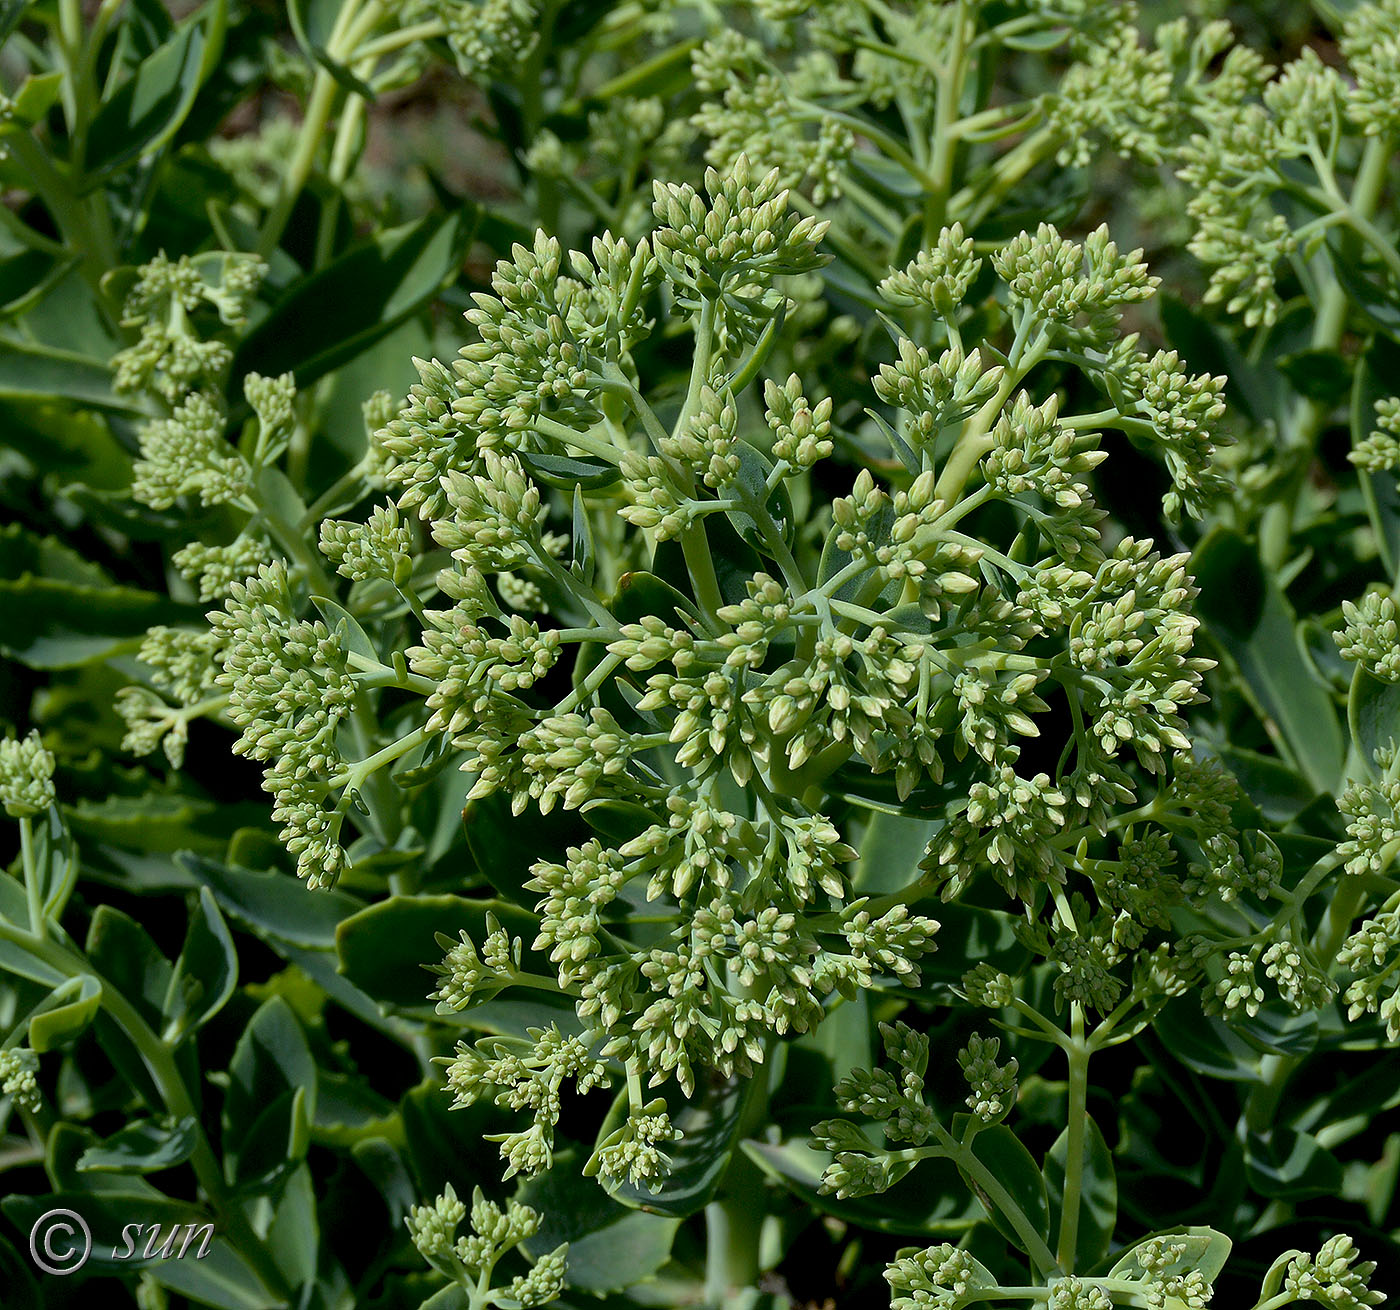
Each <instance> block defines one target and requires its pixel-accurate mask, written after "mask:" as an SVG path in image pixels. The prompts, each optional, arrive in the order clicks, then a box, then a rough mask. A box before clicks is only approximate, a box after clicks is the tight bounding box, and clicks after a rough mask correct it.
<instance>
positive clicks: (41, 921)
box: [19, 814, 49, 939]
mask: <svg viewBox="0 0 1400 1310" xmlns="http://www.w3.org/2000/svg"><path fill="white" fill-rule="evenodd" d="M19 845H20V860H21V862H22V863H23V865H24V892H25V896H26V897H27V899H28V901H29V928H30V931H31V932H33V934H34V935H35V936H36V937H38V938H40V939H42V938H45V937H47V936H48V935H49V927H48V920H47V918H46V917H45V915H44V889H43V887H42V886H40V883H39V868H38V866H37V865H36V864H35V862H34V825H33V822H32V821H31V820H30V818H29V816H28V815H27V814H25V815H21V816H20V821H19Z"/></svg>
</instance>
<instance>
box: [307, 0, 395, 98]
mask: <svg viewBox="0 0 1400 1310" xmlns="http://www.w3.org/2000/svg"><path fill="white" fill-rule="evenodd" d="M339 12H340V6H339V5H338V4H334V3H331V4H327V3H325V0H287V21H288V22H289V23H290V24H291V27H292V35H293V36H295V37H296V40H297V44H298V45H299V46H300V47H301V48H302V50H303V52H304V53H305V54H306V57H307V58H308V59H310V60H311V62H312V63H314V64H319V65H320V66H321V67H322V68H324V69H325V70H326V72H328V73H329V74H330V75H331V76H332V77H333V78H335V80H336V81H337V82H339V83H340V85H341V86H343V87H344V88H345V89H346V90H347V91H350V92H353V93H354V94H355V95H358V96H363V97H364V98H365V99H366V100H369V101H373V100H374V98H375V95H374V88H373V87H371V86H369V85H368V84H367V83H365V82H364V81H363V80H362V79H360V78H358V77H356V76H355V74H354V73H352V72H351V71H350V70H349V69H348V68H347V67H346V66H345V65H344V64H343V63H341V62H340V61H339V60H337V59H333V58H331V55H330V52H329V51H328V50H327V49H326V42H327V40H328V39H329V37H330V34H331V30H332V28H333V27H334V25H335V20H336V16H337V15H338V14H339Z"/></svg>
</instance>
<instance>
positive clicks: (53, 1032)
mask: <svg viewBox="0 0 1400 1310" xmlns="http://www.w3.org/2000/svg"><path fill="white" fill-rule="evenodd" d="M60 997H62V1003H61V1004H58V1005H54V1006H53V1007H52V1008H50V1009H46V1010H41V1011H40V1012H39V1013H38V1014H35V1015H31V1016H30V1019H29V1045H30V1046H32V1047H33V1048H34V1050H36V1051H38V1052H40V1053H43V1052H44V1051H52V1050H55V1049H56V1048H57V1047H60V1046H66V1045H67V1044H68V1043H69V1042H71V1041H73V1039H74V1038H76V1037H78V1036H79V1035H80V1034H81V1033H82V1032H83V1031H84V1030H85V1029H86V1028H87V1026H88V1024H90V1023H91V1022H92V1021H93V1018H94V1016H95V1015H96V1014H97V1010H98V1007H99V1006H100V1005H101V1004H102V984H101V983H100V982H98V980H97V979H96V978H94V977H93V976H92V975H91V974H88V973H85V974H80V975H79V976H78V977H76V978H72V979H70V980H69V981H68V983H66V984H65V985H64V986H63V987H61V988H59V989H58V990H57V991H56V992H55V993H54V995H53V997H52V998H51V999H52V1000H58V999H59V998H60Z"/></svg>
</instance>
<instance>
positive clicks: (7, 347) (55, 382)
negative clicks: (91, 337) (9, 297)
mask: <svg viewBox="0 0 1400 1310" xmlns="http://www.w3.org/2000/svg"><path fill="white" fill-rule="evenodd" d="M0 397H4V398H6V399H22V400H46V401H55V402H57V403H61V404H66V405H86V406H90V407H92V408H94V409H110V410H116V411H118V412H121V413H128V414H137V413H140V412H141V406H140V404H139V403H138V402H136V401H135V400H132V399H130V398H127V397H121V396H117V395H116V394H115V393H114V392H113V391H112V370H111V369H110V368H109V367H108V366H107V365H106V363H104V362H103V361H101V360H97V359H92V358H90V357H89V356H87V355H80V354H78V353H77V352H75V351H71V350H59V349H57V348H55V347H52V346H42V345H36V344H34V343H30V342H19V341H4V342H0Z"/></svg>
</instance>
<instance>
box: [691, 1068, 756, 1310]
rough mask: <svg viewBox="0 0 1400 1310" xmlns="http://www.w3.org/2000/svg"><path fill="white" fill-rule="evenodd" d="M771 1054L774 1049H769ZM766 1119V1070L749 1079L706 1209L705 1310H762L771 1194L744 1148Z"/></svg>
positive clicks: (754, 1074)
mask: <svg viewBox="0 0 1400 1310" xmlns="http://www.w3.org/2000/svg"><path fill="white" fill-rule="evenodd" d="M768 1049H770V1050H771V1043H769V1044H768ZM767 1118H768V1064H767V1061H766V1060H765V1061H764V1063H763V1064H761V1065H760V1066H759V1067H758V1069H757V1070H756V1071H755V1072H754V1073H753V1075H752V1076H751V1079H750V1082H749V1086H748V1087H747V1088H746V1089H745V1093H744V1106H743V1111H742V1113H741V1116H740V1120H739V1131H738V1133H737V1134H736V1135H735V1146H734V1153H733V1155H732V1156H731V1157H730V1162H729V1168H728V1169H727V1170H726V1171H725V1174H724V1180H723V1181H722V1182H721V1183H720V1187H719V1192H718V1193H717V1195H716V1198H715V1199H714V1200H713V1201H711V1202H710V1203H709V1205H707V1206H706V1207H705V1230H706V1245H705V1306H706V1310H753V1308H754V1307H756V1306H757V1305H758V1302H759V1296H760V1293H759V1291H758V1279H759V1275H760V1274H761V1273H762V1272H763V1270H762V1264H761V1261H760V1258H759V1247H760V1239H761V1237H762V1231H763V1221H764V1219H765V1217H766V1216H767V1212H768V1209H767V1200H766V1198H767V1188H766V1186H765V1183H764V1178H763V1172H762V1170H760V1169H759V1167H758V1166H757V1165H756V1164H754V1162H753V1161H752V1160H750V1159H749V1157H748V1156H747V1155H746V1154H745V1153H744V1150H743V1147H742V1143H743V1142H744V1140H745V1139H746V1138H749V1137H754V1136H756V1135H757V1134H758V1133H759V1131H760V1130H761V1128H762V1126H763V1124H764V1123H765V1122H766V1121H767Z"/></svg>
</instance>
